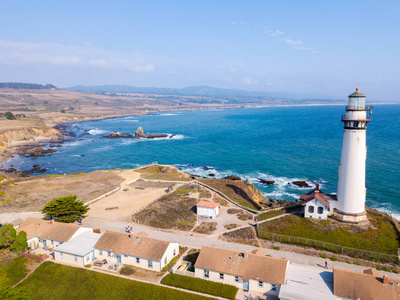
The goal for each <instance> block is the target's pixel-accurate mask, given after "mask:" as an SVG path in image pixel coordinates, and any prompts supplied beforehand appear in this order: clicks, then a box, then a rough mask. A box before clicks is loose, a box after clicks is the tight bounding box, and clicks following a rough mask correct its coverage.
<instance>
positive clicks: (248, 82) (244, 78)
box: [242, 77, 258, 85]
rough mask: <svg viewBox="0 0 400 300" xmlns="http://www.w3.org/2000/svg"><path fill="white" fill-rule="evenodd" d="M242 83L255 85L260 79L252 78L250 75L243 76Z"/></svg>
mask: <svg viewBox="0 0 400 300" xmlns="http://www.w3.org/2000/svg"><path fill="white" fill-rule="evenodd" d="M242 83H244V84H247V85H254V84H258V81H257V80H254V79H251V78H250V77H243V78H242Z"/></svg>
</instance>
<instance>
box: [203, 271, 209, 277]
mask: <svg viewBox="0 0 400 300" xmlns="http://www.w3.org/2000/svg"><path fill="white" fill-rule="evenodd" d="M209 277H210V270H204V278H209Z"/></svg>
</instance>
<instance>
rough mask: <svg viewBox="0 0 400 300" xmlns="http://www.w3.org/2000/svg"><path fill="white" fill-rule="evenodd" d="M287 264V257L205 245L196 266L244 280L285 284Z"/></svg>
mask: <svg viewBox="0 0 400 300" xmlns="http://www.w3.org/2000/svg"><path fill="white" fill-rule="evenodd" d="M246 256H247V258H245V257H246ZM287 265H288V261H287V260H286V259H281V258H274V257H268V256H261V255H258V254H252V253H247V252H246V253H243V252H239V251H234V250H229V249H223V248H217V247H210V246H203V247H202V248H201V251H200V254H199V257H198V258H197V261H196V263H195V265H194V266H195V268H201V269H205V270H212V271H215V272H219V273H224V274H230V275H234V276H240V277H242V279H243V280H249V279H254V280H260V281H264V282H272V283H277V284H284V283H285V276H286V269H287Z"/></svg>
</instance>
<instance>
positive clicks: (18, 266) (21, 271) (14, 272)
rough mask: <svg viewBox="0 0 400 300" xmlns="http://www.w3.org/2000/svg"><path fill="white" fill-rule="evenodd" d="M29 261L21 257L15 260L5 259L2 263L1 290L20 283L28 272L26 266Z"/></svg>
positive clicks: (0, 270)
mask: <svg viewBox="0 0 400 300" xmlns="http://www.w3.org/2000/svg"><path fill="white" fill-rule="evenodd" d="M28 261H29V259H28V258H26V257H23V256H19V257H17V258H15V259H7V258H4V260H2V261H1V262H0V289H1V288H4V287H9V286H12V285H14V284H16V283H17V282H19V281H20V280H21V279H22V278H24V277H25V275H26V274H27V272H28V268H27V266H26V264H27V263H28Z"/></svg>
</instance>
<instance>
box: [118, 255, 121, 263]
mask: <svg viewBox="0 0 400 300" xmlns="http://www.w3.org/2000/svg"><path fill="white" fill-rule="evenodd" d="M117 262H119V263H120V262H121V255H117Z"/></svg>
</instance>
